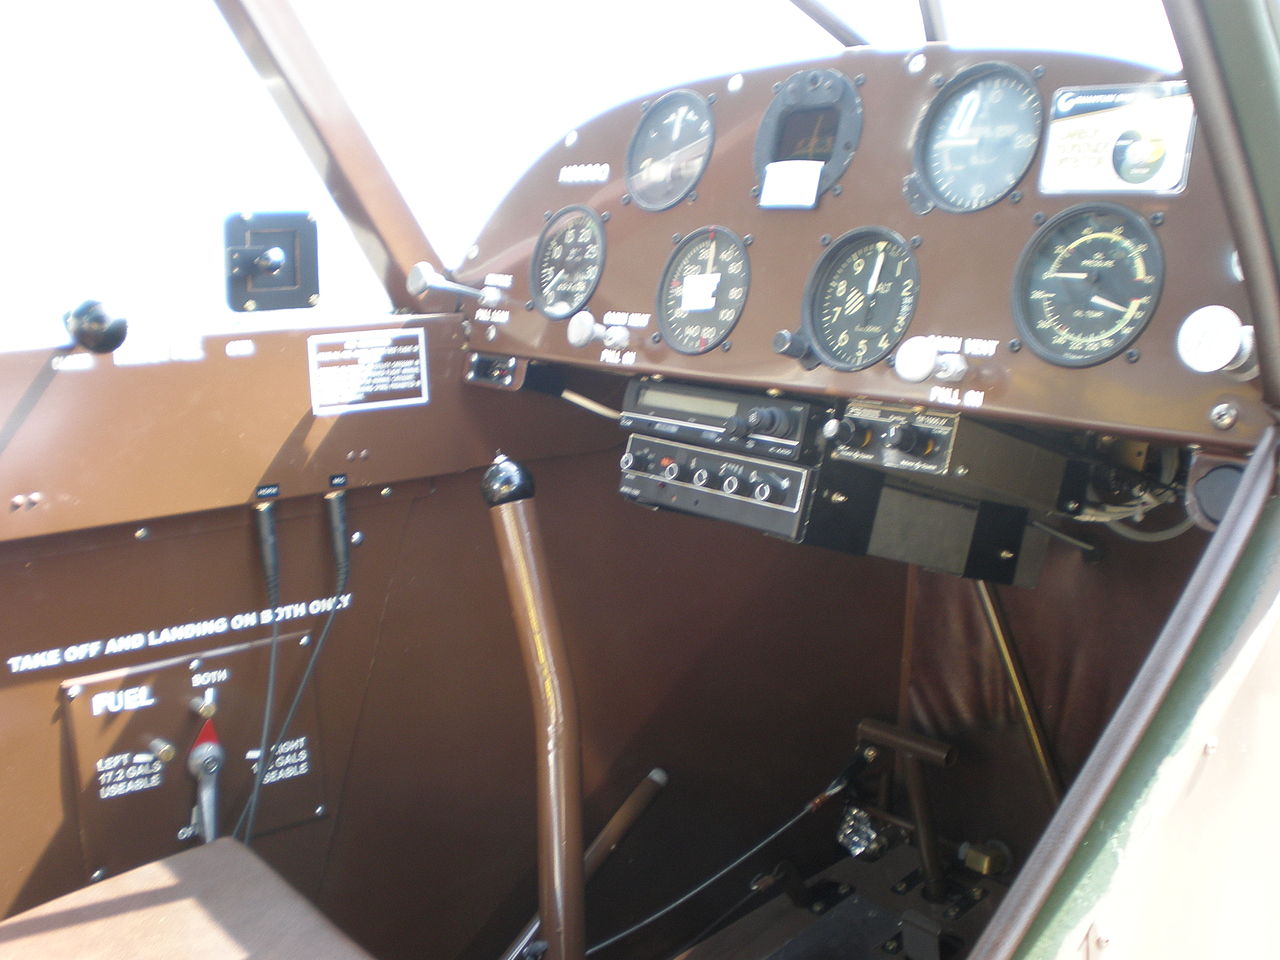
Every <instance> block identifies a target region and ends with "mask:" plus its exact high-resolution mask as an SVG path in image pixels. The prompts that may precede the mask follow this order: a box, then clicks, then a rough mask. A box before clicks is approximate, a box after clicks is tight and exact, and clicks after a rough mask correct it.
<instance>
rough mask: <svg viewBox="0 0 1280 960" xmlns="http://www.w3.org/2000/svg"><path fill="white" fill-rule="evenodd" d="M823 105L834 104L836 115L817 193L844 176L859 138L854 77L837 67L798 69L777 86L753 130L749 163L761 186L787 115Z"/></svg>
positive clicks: (859, 113)
mask: <svg viewBox="0 0 1280 960" xmlns="http://www.w3.org/2000/svg"><path fill="white" fill-rule="evenodd" d="M824 107H834V108H835V109H836V110H837V111H838V112H839V119H838V120H837V121H836V132H835V142H834V143H833V145H832V150H831V157H830V158H829V159H827V160H824V161H823V162H822V172H821V174H819V176H818V193H817V196H818V197H821V196H822V195H823V194H824V193H826V192H827V191H828V190H830V189H831V188H832V187H834V186H835V185H836V183H837V182H838V181H839V179H840V178H841V177H842V176H844V172H845V171H846V170H847V169H849V164H850V163H852V162H853V155H854V154H855V153H857V152H858V145H859V143H860V142H861V140H862V96H861V95H860V94H859V93H858V88H857V86H855V85H854V83H853V81H852V80H850V79H849V78H848V77H846V76H845V75H844V74H843V73H841V72H840V71H839V70H830V69H828V70H800V71H798V72H796V73H793V74H792V75H791V76H790V77H788V78H787V79H786V80H784V81H783V82H782V83H781V84H780V85H779V86H778V89H777V91H776V92H775V93H774V96H773V100H772V102H770V104H769V107H768V109H767V110H765V113H764V117H763V118H762V119H761V120H760V127H759V129H757V130H756V142H755V148H754V150H753V153H752V163H753V164H754V165H755V171H756V183H757V184H758V185H759V186H760V187H763V186H764V172H765V167H766V166H767V165H768V164H770V163H772V162H773V161H774V160H775V159H776V158H775V156H774V154H775V153H776V151H777V147H778V139H779V138H780V137H781V136H782V125H783V123H784V122H785V121H786V119H787V117H789V116H790V115H791V114H793V113H800V112H804V111H807V110H820V109H822V108H824Z"/></svg>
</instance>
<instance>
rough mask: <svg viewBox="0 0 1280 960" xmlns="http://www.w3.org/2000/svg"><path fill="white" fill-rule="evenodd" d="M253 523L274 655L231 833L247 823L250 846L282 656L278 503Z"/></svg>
mask: <svg viewBox="0 0 1280 960" xmlns="http://www.w3.org/2000/svg"><path fill="white" fill-rule="evenodd" d="M254 519H255V520H256V522H257V528H258V547H259V549H260V550H261V552H262V571H263V577H264V579H265V581H266V585H267V604H268V606H269V607H270V608H271V611H272V617H271V652H270V655H269V656H268V658H267V691H266V698H265V702H264V703H263V705H262V734H261V737H260V738H259V741H258V766H257V769H256V770H255V771H254V774H253V789H252V790H251V791H250V792H249V800H248V802H247V803H246V804H245V808H244V813H242V814H241V815H240V820H239V821H237V822H236V829H235V830H233V831H232V832H231V835H232V836H235V835H236V834H238V833H239V832H240V824H241V822H243V823H244V836H243V838H242V839H243V841H244V844H245V845H246V846H248V845H249V842H250V837H252V835H253V821H254V818H255V817H256V816H257V812H258V798H259V796H260V795H261V793H262V780H263V778H264V777H265V776H266V774H267V764H266V757H267V743H268V737H269V736H270V734H271V708H272V704H273V703H274V702H275V697H276V665H277V662H278V660H279V653H280V650H279V648H280V618H279V617H277V616H275V613H276V608H277V607H279V606H280V554H279V550H278V547H277V544H276V514H275V502H274V501H272V500H268V501H267V502H266V503H257V504H254Z"/></svg>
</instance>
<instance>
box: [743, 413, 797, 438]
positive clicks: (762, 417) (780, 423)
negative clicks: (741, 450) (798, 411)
mask: <svg viewBox="0 0 1280 960" xmlns="http://www.w3.org/2000/svg"><path fill="white" fill-rule="evenodd" d="M747 427H748V428H750V430H751V432H752V433H763V434H766V435H767V436H771V437H781V436H785V435H786V434H787V432H788V431H789V430H790V429H791V418H790V417H789V416H787V411H785V410H781V409H779V408H778V407H752V408H751V409H750V410H748V411H747Z"/></svg>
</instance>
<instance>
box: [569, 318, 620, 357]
mask: <svg viewBox="0 0 1280 960" xmlns="http://www.w3.org/2000/svg"><path fill="white" fill-rule="evenodd" d="M564 332H565V336H566V337H568V339H569V345H570V346H573V347H585V346H586V345H587V344H589V343H590V342H591V341H592V340H600V341H602V342H603V343H604V345H605V346H606V347H608V348H609V349H611V350H623V349H625V348H626V346H627V344H629V343H630V342H631V334H630V333H629V332H628V330H627V328H626V327H616V326H611V327H606V326H605V325H604V324H603V323H596V318H595V317H594V316H592V314H591V311H590V310H579V311H578V312H577V313H575V314H574V315H573V316H572V317H570V318H569V323H568V325H567V326H566V327H565V331H564Z"/></svg>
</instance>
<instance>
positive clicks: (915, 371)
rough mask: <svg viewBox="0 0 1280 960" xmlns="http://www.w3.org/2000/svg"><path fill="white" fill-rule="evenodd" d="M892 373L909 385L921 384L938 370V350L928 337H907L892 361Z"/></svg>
mask: <svg viewBox="0 0 1280 960" xmlns="http://www.w3.org/2000/svg"><path fill="white" fill-rule="evenodd" d="M893 369H894V372H895V373H897V374H898V376H900V377H901V378H902V379H903V380H906V381H907V382H909V383H923V382H924V381H926V380H928V379H929V378H930V377H931V376H933V372H934V371H935V370H937V369H938V348H937V347H936V346H935V345H934V342H933V340H932V338H930V337H908V338H907V339H906V340H904V341H903V342H902V346H900V347H899V348H898V353H897V355H896V356H895V357H894V360H893Z"/></svg>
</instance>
